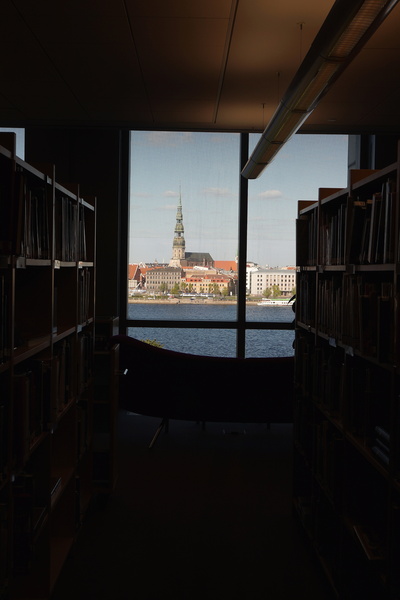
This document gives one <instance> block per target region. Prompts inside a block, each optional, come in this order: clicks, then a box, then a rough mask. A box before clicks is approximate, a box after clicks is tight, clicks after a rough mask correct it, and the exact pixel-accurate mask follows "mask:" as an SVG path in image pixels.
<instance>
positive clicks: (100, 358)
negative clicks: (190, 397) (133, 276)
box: [93, 316, 120, 498]
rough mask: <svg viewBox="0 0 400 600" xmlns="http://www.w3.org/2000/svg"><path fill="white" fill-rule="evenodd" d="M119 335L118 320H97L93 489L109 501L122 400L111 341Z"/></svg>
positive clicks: (116, 351)
mask: <svg viewBox="0 0 400 600" xmlns="http://www.w3.org/2000/svg"><path fill="white" fill-rule="evenodd" d="M118 331H119V318H118V317H101V316H96V336H95V350H94V364H95V377H94V381H95V393H94V405H93V487H94V490H95V492H96V493H97V494H99V495H102V496H103V497H105V498H106V497H108V496H109V495H110V494H111V493H112V492H113V490H114V487H115V484H116V481H117V476H118V472H117V464H116V457H117V452H116V440H117V414H118V400H119V378H120V375H119V344H113V345H112V346H110V339H111V338H112V336H114V335H117V334H118Z"/></svg>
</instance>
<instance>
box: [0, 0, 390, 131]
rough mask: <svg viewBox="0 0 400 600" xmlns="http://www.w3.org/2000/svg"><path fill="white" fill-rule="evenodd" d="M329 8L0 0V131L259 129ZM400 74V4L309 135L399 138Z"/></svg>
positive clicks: (287, 2)
mask: <svg viewBox="0 0 400 600" xmlns="http://www.w3.org/2000/svg"><path fill="white" fill-rule="evenodd" d="M349 1H351V0H349ZM332 5H333V2H332V0H302V1H299V0H279V1H278V2H277V1H276V0H65V1H61V0H58V1H56V0H35V1H34V2H33V1H32V0H1V3H0V31H1V40H2V53H1V62H0V81H1V85H0V126H2V127H26V126H35V125H40V126H80V125H84V126H99V125H102V126H113V127H114V126H116V127H129V128H131V129H193V130H221V131H261V130H263V129H264V127H265V126H266V125H267V123H268V121H269V119H270V118H271V116H272V114H273V113H274V111H275V109H276V107H277V105H278V103H279V101H280V99H281V97H282V96H283V94H284V93H285V91H286V89H287V88H288V86H289V84H290V82H291V80H292V78H293V77H294V75H295V73H296V71H297V70H298V68H299V66H300V64H301V61H302V59H303V58H304V56H305V54H306V53H307V51H308V49H309V47H310V45H311V44H312V42H313V39H314V38H315V36H316V35H317V33H318V31H319V29H320V27H321V25H322V24H323V22H324V20H325V18H326V17H327V15H328V13H329V11H330V9H331V7H332ZM399 73H400V7H399V6H396V7H395V8H394V9H393V10H392V12H391V13H390V15H389V16H388V17H387V19H386V20H385V21H384V22H383V24H382V25H381V26H380V28H379V29H378V31H377V32H376V33H375V34H374V35H373V37H372V38H371V39H370V40H369V41H368V43H367V44H366V45H365V46H364V48H363V49H362V51H361V52H360V53H359V54H358V56H357V57H356V58H355V60H354V61H353V62H352V63H351V65H350V66H349V67H348V68H347V69H346V71H345V72H344V74H343V75H341V77H340V78H339V80H338V81H337V82H336V83H335V84H334V86H333V87H332V88H331V90H330V91H329V92H328V93H327V94H326V95H325V97H324V98H323V100H322V101H321V102H320V104H319V105H318V107H317V108H316V109H315V110H314V112H313V113H312V114H311V115H310V116H309V118H308V119H307V121H306V122H305V124H304V125H303V127H302V131H309V132H311V131H312V132H330V133H336V132H341V133H343V132H344V133H351V132H353V133H358V132H371V131H373V132H391V133H392V132H396V131H400V76H399Z"/></svg>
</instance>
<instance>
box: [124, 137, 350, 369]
mask: <svg viewBox="0 0 400 600" xmlns="http://www.w3.org/2000/svg"><path fill="white" fill-rule="evenodd" d="M258 138H259V136H258V135H257V136H256V135H251V136H247V135H246V134H244V135H242V136H241V135H240V134H232V133H194V132H183V133H182V132H162V131H161V132H132V134H131V180H130V223H129V250H128V252H129V259H128V262H129V272H128V298H127V326H128V332H129V334H130V335H133V336H134V337H137V338H139V339H147V340H156V341H157V342H159V343H160V344H162V346H163V347H165V348H169V349H174V350H179V351H183V352H190V353H197V354H207V355H215V356H236V355H238V356H246V357H250V356H287V355H290V354H292V353H293V339H294V331H293V320H294V314H293V310H292V307H291V306H290V305H289V304H288V302H289V300H290V298H291V297H292V296H293V295H294V294H295V291H296V289H295V273H296V257H295V220H296V215H297V201H298V200H302V199H316V198H317V194H318V188H319V187H345V186H346V181H347V179H346V178H347V138H346V136H300V135H299V136H294V137H293V138H292V140H291V141H289V142H288V143H287V144H286V146H285V147H284V148H283V149H282V150H281V152H280V153H279V154H278V156H277V157H276V158H275V160H274V161H273V163H272V164H271V165H270V166H269V167H268V168H267V170H266V171H265V172H264V173H263V174H262V175H261V176H260V177H259V178H258V179H257V180H255V181H250V182H248V185H247V183H246V185H241V177H240V170H241V165H240V160H242V161H243V148H246V149H247V148H248V154H249V153H251V150H252V148H253V147H254V146H255V144H256V142H257V141H258ZM241 156H242V159H241V158H240V157H241ZM246 156H247V155H246ZM239 267H240V268H239ZM271 300H273V301H274V305H273V306H272V305H271V304H272V303H271V302H270V301H271ZM278 303H280V305H276V304H278Z"/></svg>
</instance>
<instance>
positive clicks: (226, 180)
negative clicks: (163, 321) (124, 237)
mask: <svg viewBox="0 0 400 600" xmlns="http://www.w3.org/2000/svg"><path fill="white" fill-rule="evenodd" d="M239 143H240V136H239V134H220V133H190V132H184V133H179V132H178V133H177V132H175V133H174V132H133V133H132V134H131V184H130V237H129V263H130V266H129V298H128V302H129V307H128V317H129V318H133V319H135V318H141V319H143V318H145V319H147V318H148V319H154V318H168V319H171V320H180V319H189V320H195V319H202V320H204V319H206V320H207V319H212V320H215V319H230V318H231V316H230V315H231V314H232V307H233V306H234V305H235V304H236V302H235V300H236V298H235V294H236V288H237V266H236V254H237V245H238V241H237V234H238V185H239V176H238V173H239ZM143 299H147V300H148V301H149V302H153V304H154V306H155V304H156V303H158V306H157V308H156V309H155V311H154V312H153V311H151V310H150V311H149V310H142V306H141V302H140V300H143ZM160 303H162V304H161V306H162V305H164V309H165V311H164V312H165V315H166V316H165V317H162V316H160V310H161V306H160ZM226 303H228V306H226ZM206 304H207V308H208V309H209V310H208V311H207V310H206V311H200V312H199V311H198V310H197V309H198V307H199V306H200V305H206ZM183 305H185V306H183ZM222 306H224V309H222ZM161 312H163V311H161ZM216 313H218V315H217V314H216ZM139 315H140V316H139Z"/></svg>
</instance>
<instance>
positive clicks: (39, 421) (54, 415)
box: [13, 338, 77, 467]
mask: <svg viewBox="0 0 400 600" xmlns="http://www.w3.org/2000/svg"><path fill="white" fill-rule="evenodd" d="M74 346H75V344H74V340H73V339H70V338H67V339H65V340H63V341H62V342H60V343H59V344H57V346H56V349H55V352H54V355H53V356H52V357H51V358H42V359H39V358H35V359H32V360H30V361H29V362H28V363H27V364H26V365H25V366H24V369H23V370H21V371H20V372H18V373H15V374H14V376H13V407H14V414H13V421H14V433H13V453H14V462H15V465H16V466H17V467H21V466H23V465H24V464H25V463H26V462H27V460H28V459H29V457H30V452H31V448H32V445H33V444H34V443H35V441H36V440H37V438H38V437H39V436H40V435H41V434H42V433H43V432H44V431H47V430H48V429H49V428H51V427H52V426H53V424H54V423H56V422H57V419H58V417H59V415H60V413H61V412H62V410H63V409H64V408H65V406H66V405H67V404H68V403H69V401H70V400H71V399H72V398H73V397H74V394H75V393H76V372H77V371H76V363H75V360H74V355H75V348H74Z"/></svg>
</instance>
